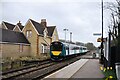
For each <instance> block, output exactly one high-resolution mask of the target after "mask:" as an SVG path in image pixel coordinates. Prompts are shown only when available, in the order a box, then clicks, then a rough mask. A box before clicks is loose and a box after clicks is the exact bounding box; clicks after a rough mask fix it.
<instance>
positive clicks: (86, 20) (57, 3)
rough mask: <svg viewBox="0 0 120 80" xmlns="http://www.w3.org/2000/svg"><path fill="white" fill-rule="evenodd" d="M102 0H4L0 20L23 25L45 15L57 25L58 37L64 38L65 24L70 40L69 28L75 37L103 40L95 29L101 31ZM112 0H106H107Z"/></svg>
mask: <svg viewBox="0 0 120 80" xmlns="http://www.w3.org/2000/svg"><path fill="white" fill-rule="evenodd" d="M100 1H101V0H23V1H22V0H20V1H17V2H16V1H15V0H1V2H0V10H1V13H0V16H2V17H0V18H1V19H0V22H2V21H7V22H10V23H13V24H16V23H17V22H18V21H21V22H22V24H23V25H25V23H26V22H27V20H28V19H29V18H31V19H33V20H35V21H37V22H40V21H41V19H46V20H47V24H48V25H56V26H57V30H58V34H59V38H60V39H64V38H65V32H64V31H63V29H64V28H67V29H68V30H69V31H68V32H67V40H69V35H70V32H72V33H73V35H72V41H79V42H84V43H87V42H92V43H94V44H95V45H96V46H99V45H100V44H99V43H98V42H96V39H97V38H98V37H100V36H93V33H100V32H101V2H100ZM106 1H108V2H111V1H113V0H105V1H104V2H106ZM109 17H110V16H109V13H108V12H107V11H106V10H104V21H105V22H104V35H107V26H108V25H109Z"/></svg>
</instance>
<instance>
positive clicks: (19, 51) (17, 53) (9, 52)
mask: <svg viewBox="0 0 120 80" xmlns="http://www.w3.org/2000/svg"><path fill="white" fill-rule="evenodd" d="M0 33H2V34H1V35H0V37H1V38H0V51H1V52H2V58H12V59H18V58H19V57H24V56H29V53H30V43H29V41H28V40H27V38H26V37H25V36H24V34H23V33H22V32H16V31H12V30H8V29H3V28H0Z"/></svg>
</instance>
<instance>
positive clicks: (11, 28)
mask: <svg viewBox="0 0 120 80" xmlns="http://www.w3.org/2000/svg"><path fill="white" fill-rule="evenodd" d="M3 23H4V24H5V26H6V27H7V28H8V29H9V30H13V29H14V27H15V25H13V24H11V23H8V22H4V21H3Z"/></svg>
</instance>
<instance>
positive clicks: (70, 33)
mask: <svg viewBox="0 0 120 80" xmlns="http://www.w3.org/2000/svg"><path fill="white" fill-rule="evenodd" d="M70 42H72V32H70Z"/></svg>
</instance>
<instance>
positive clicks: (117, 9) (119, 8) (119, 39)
mask: <svg viewBox="0 0 120 80" xmlns="http://www.w3.org/2000/svg"><path fill="white" fill-rule="evenodd" d="M105 8H106V9H108V10H110V11H111V18H112V21H111V22H112V24H113V25H111V26H112V30H110V31H111V35H112V38H113V41H114V43H115V44H116V45H120V1H119V0H116V3H113V2H108V3H107V5H106V6H105Z"/></svg>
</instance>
